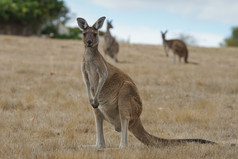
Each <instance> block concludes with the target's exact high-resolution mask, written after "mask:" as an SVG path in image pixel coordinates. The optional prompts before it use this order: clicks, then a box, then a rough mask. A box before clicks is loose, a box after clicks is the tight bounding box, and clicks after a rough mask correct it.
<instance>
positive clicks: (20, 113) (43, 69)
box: [0, 35, 238, 159]
mask: <svg viewBox="0 0 238 159" xmlns="http://www.w3.org/2000/svg"><path fill="white" fill-rule="evenodd" d="M158 36H159V35H158ZM99 50H101V52H102V43H101V44H100V46H99ZM83 52H84V46H83V44H82V42H81V41H75V40H67V41H65V40H53V39H39V38H33V37H28V38H26V37H16V36H3V35H1V36H0V87H1V89H0V158H2V159H13V158H22V159H28V158H59V159H63V158H66V159H72V158H89V159H90V158H106V159H111V158H123V159H124V158H125V159H127V158H128V159H144V158H150V159H157V158H161V159H170V158H174V159H175V158H182V159H190V158H196V159H203V158H207V159H217V158H224V159H232V158H233V159H235V158H236V159H237V158H238V146H235V147H231V146H229V144H230V143H236V144H238V49H237V48H200V47H189V52H190V54H189V59H188V60H189V61H191V62H193V63H192V64H184V63H181V64H173V57H172V53H171V52H170V54H169V55H170V56H169V58H167V57H166V56H165V54H164V51H163V47H162V46H159V45H158V46H153V45H131V44H125V43H121V44H120V52H119V60H120V61H121V62H120V63H114V62H113V60H111V59H109V58H107V60H108V61H109V62H110V63H113V64H114V65H116V66H117V67H119V68H120V69H121V70H123V71H124V72H126V73H127V74H129V75H130V77H131V78H132V79H133V80H134V81H135V83H136V85H137V87H138V89H139V92H140V95H141V98H142V100H143V112H142V115H141V119H142V122H143V125H144V127H145V129H146V130H147V131H148V132H150V133H151V134H153V135H156V136H159V137H163V138H203V139H208V140H212V141H215V142H218V143H219V145H202V144H195V143H189V144H185V145H177V146H168V147H161V148H151V147H147V146H145V145H143V144H142V143H140V142H139V141H138V140H137V139H136V138H135V137H134V136H133V135H132V134H129V147H128V148H126V149H116V148H118V146H119V143H120V133H118V132H116V131H114V128H113V127H112V126H111V125H110V124H108V123H106V122H105V124H104V133H105V139H106V144H107V147H109V148H114V149H107V150H86V149H81V148H80V146H81V145H92V144H95V138H96V137H95V125H94V115H93V111H92V108H91V107H90V104H89V101H88V95H87V92H86V88H85V86H84V83H83V81H82V76H81V61H82V56H83Z"/></svg>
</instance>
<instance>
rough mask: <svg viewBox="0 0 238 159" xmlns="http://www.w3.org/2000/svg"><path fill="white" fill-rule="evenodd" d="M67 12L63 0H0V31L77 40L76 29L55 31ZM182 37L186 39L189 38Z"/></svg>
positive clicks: (236, 34) (237, 31)
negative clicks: (63, 31)
mask: <svg viewBox="0 0 238 159" xmlns="http://www.w3.org/2000/svg"><path fill="white" fill-rule="evenodd" d="M68 13H69V9H68V8H67V7H66V5H65V3H64V1H63V0H0V34H14V35H25V36H28V35H40V34H42V33H43V34H50V33H53V34H54V37H56V38H71V39H78V38H79V39H80V37H79V36H78V35H79V34H80V30H79V29H77V28H68V30H69V35H60V34H59V33H58V32H57V26H58V24H59V23H62V24H65V23H66V22H67V21H68V20H69V19H70V16H69V15H68ZM100 34H103V32H100ZM183 38H186V39H187V40H188V37H183ZM189 39H190V41H191V38H190V37H189ZM193 42H194V41H193ZM221 45H222V46H238V27H233V28H232V34H231V36H230V37H228V38H226V39H224V42H223V43H222V44H221Z"/></svg>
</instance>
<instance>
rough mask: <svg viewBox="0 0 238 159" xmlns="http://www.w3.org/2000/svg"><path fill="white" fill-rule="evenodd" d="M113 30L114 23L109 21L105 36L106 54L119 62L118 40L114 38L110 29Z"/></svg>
mask: <svg viewBox="0 0 238 159" xmlns="http://www.w3.org/2000/svg"><path fill="white" fill-rule="evenodd" d="M111 28H113V26H112V21H107V31H106V32H105V34H104V41H105V42H104V53H105V55H108V56H110V57H111V58H113V59H114V61H115V62H118V59H117V54H118V52H119V44H118V43H117V41H116V39H115V38H114V37H112V35H111V33H110V29H111Z"/></svg>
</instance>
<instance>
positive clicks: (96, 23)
mask: <svg viewBox="0 0 238 159" xmlns="http://www.w3.org/2000/svg"><path fill="white" fill-rule="evenodd" d="M105 19H106V17H101V18H99V19H98V20H97V21H96V22H95V24H93V27H94V28H95V29H97V30H98V29H100V28H101V27H102V26H103V22H104V20H105Z"/></svg>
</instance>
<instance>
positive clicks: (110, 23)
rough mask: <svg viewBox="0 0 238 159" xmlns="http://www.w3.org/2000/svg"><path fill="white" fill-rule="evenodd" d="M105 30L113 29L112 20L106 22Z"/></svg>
mask: <svg viewBox="0 0 238 159" xmlns="http://www.w3.org/2000/svg"><path fill="white" fill-rule="evenodd" d="M107 28H108V29H111V28H113V26H112V20H110V21H109V20H107Z"/></svg>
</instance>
